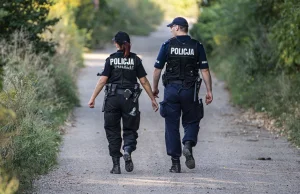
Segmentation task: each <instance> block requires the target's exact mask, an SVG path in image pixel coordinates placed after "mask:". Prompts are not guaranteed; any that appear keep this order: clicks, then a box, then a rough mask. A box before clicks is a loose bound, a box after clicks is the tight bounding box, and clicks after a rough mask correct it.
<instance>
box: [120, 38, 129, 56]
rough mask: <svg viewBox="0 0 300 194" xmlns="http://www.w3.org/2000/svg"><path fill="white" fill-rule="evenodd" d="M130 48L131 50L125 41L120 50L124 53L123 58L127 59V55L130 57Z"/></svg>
mask: <svg viewBox="0 0 300 194" xmlns="http://www.w3.org/2000/svg"><path fill="white" fill-rule="evenodd" d="M130 48H131V46H130V43H129V42H127V41H125V42H124V43H123V44H122V46H121V50H122V51H123V53H124V57H126V58H127V57H129V55H130Z"/></svg>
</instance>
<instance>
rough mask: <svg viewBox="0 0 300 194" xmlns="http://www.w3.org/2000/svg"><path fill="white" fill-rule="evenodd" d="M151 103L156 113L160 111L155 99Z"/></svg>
mask: <svg viewBox="0 0 300 194" xmlns="http://www.w3.org/2000/svg"><path fill="white" fill-rule="evenodd" d="M151 101H152V108H153V110H154V111H155V112H156V111H157V110H158V104H157V102H156V100H155V99H153V100H151Z"/></svg>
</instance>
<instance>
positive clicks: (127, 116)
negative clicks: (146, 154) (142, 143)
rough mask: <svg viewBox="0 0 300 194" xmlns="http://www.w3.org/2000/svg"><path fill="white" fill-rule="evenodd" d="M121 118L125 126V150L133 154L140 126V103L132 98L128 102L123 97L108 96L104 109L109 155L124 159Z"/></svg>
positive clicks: (118, 95)
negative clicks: (121, 150)
mask: <svg viewBox="0 0 300 194" xmlns="http://www.w3.org/2000/svg"><path fill="white" fill-rule="evenodd" d="M121 118H122V122H123V123H122V124H123V140H124V144H123V149H124V148H125V147H126V149H129V150H128V151H130V152H132V151H134V150H135V149H136V144H137V141H136V140H137V138H138V133H137V130H138V128H139V125H140V111H139V104H138V102H136V103H134V102H133V101H132V98H129V99H128V100H126V99H125V98H124V96H123V95H121V94H115V95H114V96H108V97H107V99H106V104H105V108H104V128H105V131H106V137H107V140H108V144H109V145H108V148H109V154H110V156H112V157H122V153H121V152H120V149H121V145H122V137H121Z"/></svg>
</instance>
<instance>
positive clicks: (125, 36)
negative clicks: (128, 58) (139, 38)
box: [112, 31, 130, 44]
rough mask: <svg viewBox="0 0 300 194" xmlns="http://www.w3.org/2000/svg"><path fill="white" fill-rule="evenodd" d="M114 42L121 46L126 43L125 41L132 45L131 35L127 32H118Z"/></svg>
mask: <svg viewBox="0 0 300 194" xmlns="http://www.w3.org/2000/svg"><path fill="white" fill-rule="evenodd" d="M112 40H113V41H115V42H117V43H121V44H122V43H124V42H125V41H126V42H128V43H130V38H129V35H128V34H127V33H126V32H122V31H119V32H117V34H116V35H115V36H114V38H113V39H112Z"/></svg>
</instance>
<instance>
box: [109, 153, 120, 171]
mask: <svg viewBox="0 0 300 194" xmlns="http://www.w3.org/2000/svg"><path fill="white" fill-rule="evenodd" d="M112 161H113V168H112V169H111V171H110V173H112V174H121V168H120V158H119V157H112Z"/></svg>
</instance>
